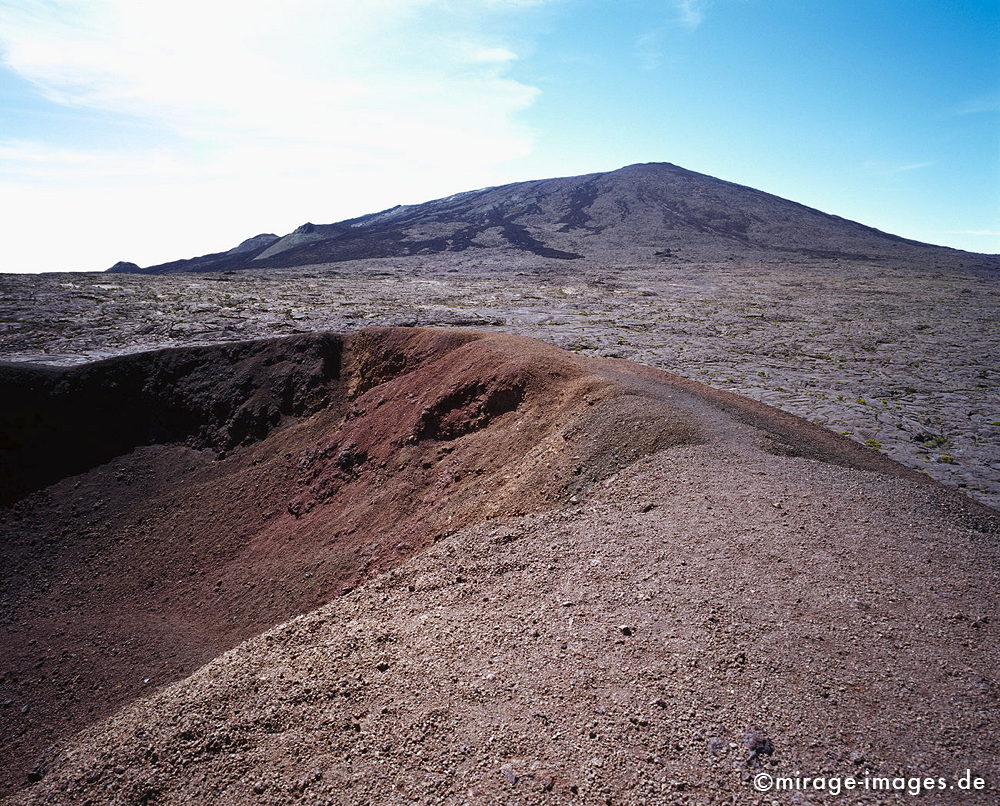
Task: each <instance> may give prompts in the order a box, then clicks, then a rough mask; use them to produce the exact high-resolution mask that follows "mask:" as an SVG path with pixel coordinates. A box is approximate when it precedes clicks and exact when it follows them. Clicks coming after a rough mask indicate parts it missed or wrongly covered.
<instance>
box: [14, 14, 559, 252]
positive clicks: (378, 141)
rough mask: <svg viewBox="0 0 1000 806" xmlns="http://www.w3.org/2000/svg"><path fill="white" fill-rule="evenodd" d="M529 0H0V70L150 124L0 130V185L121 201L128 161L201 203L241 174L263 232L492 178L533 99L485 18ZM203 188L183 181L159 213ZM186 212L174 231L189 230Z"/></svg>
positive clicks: (49, 95)
mask: <svg viewBox="0 0 1000 806" xmlns="http://www.w3.org/2000/svg"><path fill="white" fill-rule="evenodd" d="M542 2H544V0H463V3H462V4H461V6H456V5H455V2H454V0H366V2H364V3H356V2H353V0H286V2H284V3H280V4H279V3H273V2H270V1H269V0H213V2H207V3H206V2H204V1H203V0H143V2H135V0H86V1H85V0H0V58H2V62H3V65H4V66H5V67H6V68H7V69H9V70H11V71H13V72H14V73H16V74H17V75H18V76H20V77H21V78H23V79H26V80H27V81H28V82H30V83H31V84H32V85H33V86H34V87H36V88H37V91H38V93H39V94H40V95H41V96H43V97H44V98H45V99H47V100H48V101H49V102H51V103H54V104H58V105H61V106H64V107H72V108H77V109H86V110H91V111H95V110H96V111H97V112H98V113H101V114H106V115H108V120H109V121H111V120H112V119H115V118H116V119H118V120H120V119H121V118H122V116H127V117H128V118H130V119H135V120H142V121H144V122H145V123H146V124H147V126H146V127H145V129H144V130H145V131H147V132H149V131H151V132H153V133H154V135H159V136H158V137H157V136H154V137H152V138H150V139H148V140H146V141H139V140H135V139H131V140H127V141H125V142H123V141H122V138H121V137H120V136H114V134H113V133H112V135H111V136H109V137H108V138H107V147H106V148H105V149H104V150H103V151H102V149H101V147H100V144H98V145H96V146H94V147H91V148H88V149H85V150H83V149H81V150H74V149H67V148H65V143H64V142H63V143H62V145H61V146H59V147H56V146H55V145H54V143H52V142H48V141H46V139H45V138H44V137H43V136H41V135H39V136H38V137H37V138H36V139H35V140H34V141H32V140H30V138H28V139H22V140H19V141H17V142H9V141H8V142H5V143H0V182H3V183H4V185H5V189H7V190H9V191H12V192H14V193H20V191H23V190H25V189H26V183H31V182H45V183H53V182H60V183H62V186H63V189H64V190H65V191H66V194H65V195H66V198H69V197H71V196H74V194H75V193H76V191H80V192H83V191H84V190H85V189H91V190H93V191H95V192H97V191H99V190H100V189H102V188H103V189H105V190H107V191H108V194H109V195H108V198H118V197H119V196H122V197H123V198H124V196H125V195H127V194H124V195H123V194H119V193H118V192H117V190H116V189H120V188H121V187H123V184H122V183H123V182H126V181H127V182H128V186H129V187H130V188H133V187H134V185H135V182H134V181H132V180H131V179H129V178H128V175H129V174H130V173H133V172H134V171H140V172H143V173H145V174H146V175H156V176H158V177H159V179H160V182H161V184H169V185H171V186H173V187H176V186H179V185H182V184H184V183H186V182H190V183H192V186H193V184H198V185H204V184H205V183H210V184H211V185H212V186H213V188H215V189H216V190H217V191H218V193H217V196H216V198H224V197H226V194H225V192H224V189H225V188H226V187H229V188H230V189H236V190H240V191H242V189H244V188H246V187H248V186H249V187H255V188H256V193H255V194H254V196H255V198H256V205H257V209H258V211H260V210H269V211H270V213H269V216H270V219H271V221H272V223H271V224H270V225H269V226H270V227H280V226H282V224H283V222H285V221H286V220H287V219H289V218H290V217H291V216H295V217H297V218H298V217H301V218H303V220H304V219H305V218H306V217H309V218H315V217H319V218H323V217H328V218H330V219H331V220H332V219H333V218H336V217H338V216H339V215H345V216H346V215H353V214H356V213H359V212H363V211H364V210H366V209H370V208H375V207H378V206H388V205H389V204H392V203H396V202H398V201H418V200H420V199H421V198H422V197H423V196H424V194H433V193H435V192H440V193H441V194H442V195H443V194H444V193H450V192H454V191H455V190H458V189H464V188H466V187H468V186H474V185H476V184H478V183H482V184H484V185H485V184H491V183H493V182H494V180H495V179H496V174H495V171H496V170H498V166H502V165H503V164H504V163H505V162H508V161H510V160H512V159H515V158H518V157H522V156H525V155H527V154H528V153H530V151H531V149H532V145H533V137H532V132H531V131H530V130H528V129H527V128H526V127H525V126H524V125H523V124H522V123H521V122H520V120H519V113H520V112H521V111H523V110H524V109H526V108H527V107H529V106H530V105H531V104H532V103H533V101H534V99H535V97H536V96H537V94H538V90H537V89H536V88H535V87H532V86H530V85H527V84H525V83H523V82H520V81H516V80H514V79H512V78H511V77H510V75H509V69H510V65H511V64H513V63H514V62H515V60H516V59H517V49H518V48H517V43H516V42H511V41H509V40H507V39H506V38H505V37H502V36H499V35H497V34H495V33H493V31H494V30H496V29H497V28H499V27H501V26H499V25H497V23H499V22H502V19H501V15H508V16H509V15H519V14H529V13H532V11H531V9H532V8H533V7H534V6H537V5H540V4H541V3H542ZM456 9H458V11H456ZM459 11H460V13H458V12H459ZM111 125H112V124H111V123H110V122H109V128H110V127H111ZM22 137H23V135H22ZM163 143H169V146H164V145H163ZM380 178H382V179H380ZM84 182H85V183H86V185H85V186H84V184H74V183H84ZM154 184H155V183H154ZM390 188H391V189H390ZM160 189H161V190H162V188H160ZM188 189H189V193H190V191H191V188H190V187H189V188H188ZM156 190H157V189H156V188H153V191H154V192H153V193H152V194H151V197H150V198H149V199H142V200H139V199H137V198H135V197H134V196H133V197H131V202H130V206H131V208H132V209H135V208H136V207H139V206H142V205H143V204H145V205H146V206H147V210H148V213H149V214H148V215H147V218H155V215H156V214H157V213H159V212H162V211H161V210H160V208H159V204H160V201H159V200H160V199H162V198H163V197H164V195H165V194H159V195H157V194H156V193H155V191H156ZM71 191H72V192H71ZM35 195H37V194H32V193H28V192H25V193H24V194H23V197H24V198H34V197H35ZM50 195H51V194H50ZM209 195H210V194H209ZM39 198H40V196H39ZM178 198H179V197H178ZM205 199H207V196H205V195H203V196H202V197H199V196H198V194H197V193H191V197H190V199H189V203H188V204H187V205H186V207H185V206H184V205H181V206H182V208H184V209H181V210H174V211H171V214H172V215H178V214H179V215H182V216H183V215H185V214H186V213H188V212H192V211H193V210H195V209H197V208H199V206H200V205H201V204H202V203H203V200H205ZM206 203H207V202H206ZM212 203H213V204H217V202H214V201H213V202H212ZM236 206H237V207H238V206H239V205H236ZM41 213H42V211H40V210H39V211H32V214H34V215H37V217H38V218H39V219H40V220H41V219H45V218H47V216H46V215H43V214H41ZM237 214H238V213H237V212H236V211H232V212H231V211H230V210H229V209H228V208H226V207H225V206H224V209H216V210H215V211H214V213H213V216H212V217H214V219H215V220H214V225H215V229H216V231H215V233H214V236H213V237H214V238H216V239H220V240H221V241H222V242H221V243H216V244H214V245H213V246H214V247H216V248H221V247H225V246H226V242H227V241H226V239H227V238H228V239H232V238H233V237H242V236H243V235H245V234H246V233H245V232H244V231H243V230H244V228H245V227H247V226H248V224H247V221H246V220H245V219H244V220H243V221H238V220H237ZM79 215H82V216H84V217H86V216H87V215H88V211H86V210H83V211H80V212H79ZM102 215H103V218H104V220H108V219H109V218H114V217H115V216H116V215H120V216H122V217H123V218H130V215H131V211H130V210H105V211H102ZM201 215H202V216H203V217H204V211H202V213H201ZM29 217H30V216H28V215H27V213H26V220H27V219H28V218H29ZM196 217H197V216H196V215H193V214H192V220H191V221H176V229H179V228H180V227H183V226H187V225H189V226H190V227H191V230H192V232H197V231H198V223H197V221H195V220H194V219H195V218H196ZM260 217H263V216H260ZM95 220H96V216H95ZM134 223H135V226H137V227H139V228H140V229H141V230H142V233H143V234H144V235H148V236H149V244H148V245H147V249H148V247H149V246H151V245H153V244H155V241H156V232H155V227H153V226H151V225H149V224H147V225H146V226H145V228H143V226H142V222H141V221H136V222H134ZM287 225H288V226H289V227H291V226H294V219H293V220H290V221H287ZM94 229H95V230H97V229H99V227H98V226H97V224H96V223H95V224H94ZM162 229H163V227H162V226H161V227H160V230H161V234H160V238H162V237H163V235H162ZM223 230H224V231H225V232H226V233H231V234H221V233H222V231H223ZM237 230H238V231H237ZM203 234H205V237H206V239H207V238H208V237H209V234H208V233H207V232H205V233H203ZM105 240H107V239H106V237H105ZM139 242H140V241H139V239H138V238H137V239H136V243H139ZM206 246H208V244H206ZM123 248H124V247H123ZM153 248H154V249H155V246H154V247H153ZM161 248H163V249H169V248H170V247H169V246H166V247H164V246H162V245H161ZM173 248H174V249H176V246H175V247H173ZM36 251H37V250H36ZM162 256H163V257H164V258H166V257H169V254H164V255H162ZM116 259H117V258H116ZM135 259H136V260H140V261H141V260H142V259H143V258H142V256H141V255H139V256H137V257H136V258H135ZM50 268H55V266H52V267H50Z"/></svg>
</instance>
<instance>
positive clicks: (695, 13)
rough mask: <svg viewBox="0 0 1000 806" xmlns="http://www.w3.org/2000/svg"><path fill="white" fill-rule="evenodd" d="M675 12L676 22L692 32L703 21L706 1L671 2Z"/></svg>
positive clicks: (675, 0)
mask: <svg viewBox="0 0 1000 806" xmlns="http://www.w3.org/2000/svg"><path fill="white" fill-rule="evenodd" d="M672 2H673V4H674V8H675V9H676V11H677V21H678V22H679V23H680V24H681V25H683V26H684V27H685V28H689V29H691V30H694V29H695V28H697V27H698V26H699V25H701V23H702V22H703V21H704V19H705V7H706V5H707V2H706V0H672Z"/></svg>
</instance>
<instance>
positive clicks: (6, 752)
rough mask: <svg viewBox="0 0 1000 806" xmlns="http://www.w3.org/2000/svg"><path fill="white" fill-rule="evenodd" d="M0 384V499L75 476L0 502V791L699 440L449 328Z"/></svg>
mask: <svg viewBox="0 0 1000 806" xmlns="http://www.w3.org/2000/svg"><path fill="white" fill-rule="evenodd" d="M0 400H3V401H4V402H3V404H2V405H0V456H2V458H3V461H2V462H0V468H2V470H0V490H2V491H3V492H4V496H5V497H6V498H7V499H8V500H9V499H13V498H17V497H18V496H19V495H22V494H24V493H25V492H27V491H29V490H31V489H35V488H38V487H41V486H44V485H46V484H50V483H51V482H53V481H56V479H58V478H62V477H67V476H70V474H76V475H72V476H70V477H67V478H63V480H62V481H58V482H57V483H55V484H52V485H51V486H48V487H47V488H46V489H43V490H40V491H38V492H36V493H35V494H33V495H29V496H28V497H26V498H23V499H21V500H19V501H17V502H16V503H15V504H14V505H13V506H11V507H10V508H8V509H7V510H6V511H3V512H2V517H0V552H2V559H3V562H2V569H3V571H2V574H3V599H2V605H3V607H2V610H0V625H2V628H3V634H4V635H3V644H4V649H5V653H4V654H5V658H4V668H3V678H2V680H0V699H2V701H3V702H5V703H6V707H5V708H3V709H2V710H0V720H2V732H3V735H4V736H5V737H6V739H5V741H4V745H3V749H2V756H0V758H2V761H3V764H2V770H3V773H2V775H3V776H4V778H5V779H6V783H7V784H8V785H17V784H19V783H23V782H24V781H25V780H26V778H25V776H26V775H28V773H29V772H30V771H31V769H32V768H33V767H34V766H35V765H36V763H37V762H38V761H39V755H40V753H41V751H42V750H43V749H44V748H45V747H46V746H47V745H48V744H49V743H51V742H52V741H53V740H55V739H57V738H60V737H61V736H63V735H65V734H66V733H67V732H68V731H73V730H76V729H78V728H79V727H80V726H81V725H83V724H85V723H86V722H88V721H90V720H92V719H95V718H99V717H102V716H106V715H107V714H108V713H110V712H111V711H112V710H113V709H115V708H117V707H119V706H120V705H121V704H122V703H124V702H127V701H128V700H129V699H131V698H133V697H136V696H139V695H141V694H143V693H145V692H147V691H148V690H149V687H150V686H157V685H161V684H163V683H164V682H167V681H169V680H173V679H176V678H177V677H179V676H183V675H185V674H188V673H189V672H191V671H192V670H193V669H194V668H195V667H196V666H198V665H200V664H201V663H204V662H205V661H207V660H209V659H210V658H212V657H214V656H215V655H217V654H219V652H221V651H223V650H225V649H228V648H229V647H231V646H233V645H234V644H235V643H237V642H239V641H240V640H242V639H244V638H246V637H248V636H250V635H253V634H255V633H257V632H259V631H260V630H262V629H264V628H266V627H269V626H272V625H274V624H276V623H279V622H282V621H284V620H285V619H287V618H289V617H290V616H292V615H295V614H297V613H301V612H303V611H306V610H310V609H312V608H313V607H315V606H317V605H318V604H320V603H322V602H325V601H327V600H328V599H330V598H331V597H334V596H337V595H339V594H341V593H343V592H345V591H346V590H349V589H350V588H351V587H352V586H354V585H356V584H357V582H358V580H359V579H363V578H365V577H368V576H371V575H372V574H374V573H377V572H379V571H381V570H383V569H385V568H388V567H392V566H393V565H395V564H397V563H399V562H400V561H402V560H403V559H405V558H406V557H407V556H409V555H410V554H412V553H414V552H415V551H418V550H420V549H422V548H424V547H426V546H427V545H429V544H430V543H431V542H432V541H433V540H434V539H437V538H440V537H441V536H442V535H443V534H446V533H448V532H451V531H454V530H457V529H459V528H461V527H463V526H466V525H467V524H469V523H471V522H476V521H479V520H483V519H485V518H489V517H492V516H496V515H502V514H516V513H524V512H532V511H536V510H539V509H543V508H546V507H550V506H553V505H555V504H556V503H558V502H565V501H566V500H567V499H568V498H569V497H570V496H571V495H573V494H574V493H575V492H577V491H582V490H584V489H586V488H587V487H589V485H591V484H592V483H593V482H594V481H595V480H596V479H599V478H603V477H605V476H607V475H608V474H610V473H612V472H614V470H615V469H617V468H618V467H620V466H622V465H623V464H625V463H627V462H630V461H634V460H635V459H636V458H637V457H639V456H642V455H645V454H648V453H650V452H653V451H656V450H658V449H660V448H662V447H665V446H668V445H672V444H680V443H685V442H691V441H698V440H700V439H703V436H702V435H701V434H700V432H699V430H698V428H697V427H696V426H695V425H693V424H691V423H688V422H687V421H686V420H685V419H684V418H683V417H681V416H679V414H678V413H677V412H675V411H673V410H672V409H671V408H670V407H668V406H666V405H665V404H664V403H663V401H662V400H660V399H659V398H658V397H657V396H656V395H650V394H649V393H648V392H645V391H642V390H636V389H635V388H634V387H633V386H631V385H629V384H623V383H621V382H620V381H619V380H618V379H616V378H611V377H608V376H605V375H603V374H601V373H598V372H595V371H594V370H593V369H591V368H588V367H586V366H584V365H583V364H581V363H580V362H578V361H574V360H573V359H572V358H571V357H570V356H569V355H567V354H565V353H563V352H561V351H559V350H557V349H555V348H552V347H547V346H544V345H542V344H540V343H537V342H531V341H528V340H524V339H517V338H511V337H495V336H493V337H483V336H481V335H479V334H474V333H469V332H461V331H454V330H452V331H447V330H442V331H423V330H414V329H385V330H374V331H366V332H361V333H358V334H356V335H354V336H352V337H350V338H344V337H340V336H335V335H332V334H318V335H311V336H302V337H293V338H288V339H275V340H263V341H255V342H242V343H236V344H229V345H219V346H216V347H201V348H185V349H181V350H163V351H158V352H153V353H147V354H140V355H135V356H126V357H121V358H116V359H111V360H107V361H103V362H98V363H95V364H91V365H85V366H82V367H79V368H74V369H70V370H52V369H49V368H33V367H24V366H13V365H12V366H6V367H3V368H0ZM612 424H617V425H614V426H612ZM622 424H627V428H626V427H624V426H622ZM43 766H44V765H43ZM37 774H38V773H37V771H36V773H35V775H33V776H32V777H37Z"/></svg>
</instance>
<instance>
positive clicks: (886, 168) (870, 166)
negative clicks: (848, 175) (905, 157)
mask: <svg viewBox="0 0 1000 806" xmlns="http://www.w3.org/2000/svg"><path fill="white" fill-rule="evenodd" d="M935 164H936V163H935V162H934V161H933V160H929V161H926V162H908V163H902V164H900V163H891V162H883V161H880V160H869V161H868V162H866V163H865V170H867V171H868V172H869V173H872V174H875V175H877V176H893V175H895V174H904V173H909V172H910V171H919V170H920V169H921V168H929V167H930V166H932V165H935Z"/></svg>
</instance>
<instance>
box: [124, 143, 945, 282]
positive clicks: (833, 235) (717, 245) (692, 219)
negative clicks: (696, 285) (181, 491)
mask: <svg viewBox="0 0 1000 806" xmlns="http://www.w3.org/2000/svg"><path fill="white" fill-rule="evenodd" d="M258 239H261V240H258ZM244 247H245V248H244ZM466 250H482V251H483V252H484V253H488V252H498V251H500V252H503V253H507V252H509V251H511V250H513V251H516V252H523V253H529V254H534V255H538V256H541V257H545V258H551V259H563V260H572V259H575V258H581V257H588V258H595V259H608V258H609V257H612V258H613V257H617V258H620V259H626V260H636V259H639V260H643V259H647V260H648V259H653V260H655V259H659V258H662V257H665V256H670V255H677V256H680V257H689V258H701V259H720V258H727V257H731V256H734V255H745V254H760V253H769V254H772V255H777V256H796V255H798V256H803V255H804V256H812V257H848V258H857V259H868V258H875V259H884V258H904V257H907V256H914V255H921V256H925V257H927V256H929V255H933V254H946V253H950V254H961V253H957V252H956V251H955V250H951V249H947V248H945V247H936V246H930V245H927V244H920V243H918V242H916V241H908V240H906V239H904V238H900V237H897V236H895V235H889V234H886V233H884V232H881V231H879V230H876V229H873V228H871V227H866V226H864V225H862V224H858V223H856V222H853V221H848V220H847V219H844V218H840V217H838V216H833V215H829V214H827V213H823V212H820V211H818V210H814V209H812V208H809V207H806V206H804V205H801V204H798V203H796V202H791V201H788V200H786V199H782V198H780V197H778V196H774V195H771V194H769V193H764V192H762V191H759V190H754V189H753V188H749V187H745V186H743V185H737V184H734V183H732V182H725V181H722V180H720V179H715V178H713V177H711V176H706V175H705V174H699V173H695V172H694V171H688V170H686V169H684V168H680V167H678V166H676V165H672V164H670V163H648V164H640V165H629V166H627V167H625V168H621V169H619V170H616V171H610V172H608V173H594V174H585V175H583V176H573V177H566V178H561V179H543V180H537V181H531V182H517V183H514V184H511V185H504V186H501V187H493V188H485V189H482V190H473V191H468V192H465V193H459V194H456V195H454V196H448V197H446V198H443V199H437V200H434V201H429V202H426V203H424V204H416V205H408V206H400V207H394V208H391V209H389V210H383V211H382V212H379V213H372V214H370V215H365V216H361V217H359V218H355V219H349V220H347V221H341V222H337V223H334V224H325V225H316V224H312V223H307V224H304V225H302V226H301V227H299V228H298V229H296V230H295V231H294V232H292V233H289V234H288V235H285V236H284V237H282V238H277V239H274V238H273V236H271V237H267V238H262V236H257V238H255V239H251V241H248V242H245V243H244V245H241V248H240V251H236V250H230V251H228V252H222V253H216V254H212V255H204V256H202V257H197V258H192V259H190V260H179V261H174V262H172V263H165V264H161V265H158V266H150V267H148V268H145V269H141V270H140V271H142V272H146V273H166V272H175V271H219V270H226V269H240V268H268V267H288V266H301V265H307V264H314V263H327V262H340V261H346V260H356V259H363V258H379V257H401V256H408V255H427V254H435V253H442V252H464V251H466ZM119 270H120V269H119Z"/></svg>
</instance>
